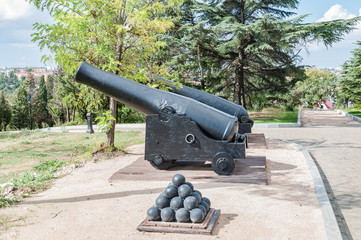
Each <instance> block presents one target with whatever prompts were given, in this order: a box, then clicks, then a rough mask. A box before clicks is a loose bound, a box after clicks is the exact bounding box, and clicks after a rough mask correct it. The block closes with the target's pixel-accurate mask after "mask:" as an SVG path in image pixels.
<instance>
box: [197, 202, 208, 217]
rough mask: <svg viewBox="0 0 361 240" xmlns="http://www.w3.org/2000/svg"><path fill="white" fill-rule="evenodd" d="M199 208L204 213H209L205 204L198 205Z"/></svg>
mask: <svg viewBox="0 0 361 240" xmlns="http://www.w3.org/2000/svg"><path fill="white" fill-rule="evenodd" d="M198 208H199V209H200V210H202V212H203V213H204V215H207V208H206V207H205V206H203V205H200V204H199V205H198Z"/></svg>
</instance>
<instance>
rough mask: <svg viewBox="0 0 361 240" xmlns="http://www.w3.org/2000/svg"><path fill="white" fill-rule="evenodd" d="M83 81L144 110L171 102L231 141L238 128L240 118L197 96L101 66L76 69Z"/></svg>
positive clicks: (211, 132)
mask: <svg viewBox="0 0 361 240" xmlns="http://www.w3.org/2000/svg"><path fill="white" fill-rule="evenodd" d="M75 79H76V81H77V82H79V83H83V84H86V85H88V86H91V87H93V88H95V89H97V90H99V91H101V92H103V93H105V94H107V95H109V96H111V97H113V98H115V99H116V100H118V101H119V102H122V103H124V104H126V105H128V106H130V107H133V108H135V109H137V110H138V111H140V112H142V113H144V114H157V113H159V111H160V110H161V109H163V108H165V107H167V106H170V107H172V108H174V109H175V111H176V112H177V113H178V114H186V115H187V116H188V117H190V118H191V119H192V120H193V121H195V122H196V123H197V124H198V125H199V126H200V128H201V129H202V130H203V131H205V132H206V133H207V134H208V135H209V136H210V137H212V138H214V139H216V140H227V141H231V140H232V139H233V137H234V135H235V134H236V133H237V131H238V119H237V118H236V117H235V116H232V115H229V114H227V113H224V112H222V111H220V110H218V109H215V108H213V107H210V106H208V105H206V104H203V103H200V102H198V101H196V100H194V99H191V98H188V97H184V96H180V95H177V94H175V93H171V92H165V91H162V90H158V89H154V88H150V87H148V86H145V85H143V84H140V83H137V82H134V81H131V80H129V79H126V78H122V77H120V76H117V75H114V74H111V73H108V72H105V71H103V70H100V69H98V68H96V67H94V66H92V65H90V64H89V63H87V62H83V63H82V64H81V65H80V66H79V68H78V71H77V73H76V76H75Z"/></svg>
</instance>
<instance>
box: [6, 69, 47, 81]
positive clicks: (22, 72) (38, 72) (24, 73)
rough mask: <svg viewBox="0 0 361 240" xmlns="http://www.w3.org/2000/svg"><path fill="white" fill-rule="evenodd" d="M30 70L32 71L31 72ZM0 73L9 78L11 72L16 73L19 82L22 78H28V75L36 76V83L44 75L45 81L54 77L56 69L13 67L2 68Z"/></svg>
mask: <svg viewBox="0 0 361 240" xmlns="http://www.w3.org/2000/svg"><path fill="white" fill-rule="evenodd" d="M29 70H30V71H29ZM0 72H3V73H5V75H7V76H9V75H10V73H11V72H14V74H15V76H16V77H17V79H18V81H20V80H21V78H22V77H26V76H27V75H28V74H31V75H33V76H34V78H35V81H39V79H40V77H41V76H42V75H44V76H45V80H47V78H48V76H51V75H54V68H49V67H13V68H7V67H3V68H0Z"/></svg>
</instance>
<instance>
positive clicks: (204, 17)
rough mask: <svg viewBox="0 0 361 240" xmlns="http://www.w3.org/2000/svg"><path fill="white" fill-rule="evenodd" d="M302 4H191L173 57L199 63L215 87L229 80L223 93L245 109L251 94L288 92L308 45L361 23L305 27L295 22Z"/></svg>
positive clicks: (230, 0)
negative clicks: (228, 94) (231, 94)
mask: <svg viewBox="0 0 361 240" xmlns="http://www.w3.org/2000/svg"><path fill="white" fill-rule="evenodd" d="M298 2H299V1H298V0H283V1H279V0H271V1H259V0H223V1H222V0H203V1H195V0H193V1H190V0H188V1H187V2H186V3H187V4H188V7H185V8H183V10H184V13H183V14H182V16H183V18H182V19H181V21H180V23H179V28H178V29H177V31H178V33H175V34H174V35H175V37H178V38H179V42H177V41H173V42H175V43H176V44H175V46H172V47H171V49H174V53H173V55H174V56H175V57H174V58H175V59H177V60H180V61H178V63H179V62H180V64H182V62H186V63H187V64H189V62H193V63H194V64H192V67H196V66H197V65H198V67H196V68H197V73H199V75H198V76H199V78H198V79H200V80H201V81H204V78H208V75H210V76H212V77H213V79H216V80H217V81H218V82H216V83H219V80H220V79H222V78H223V79H225V80H223V82H222V84H221V86H222V87H223V89H227V88H231V89H233V91H232V92H233V100H234V101H235V102H236V103H239V104H242V105H243V106H245V107H246V102H247V101H246V100H247V99H246V98H247V95H248V97H249V96H250V95H257V94H262V95H264V94H276V93H279V92H281V93H282V92H286V91H288V89H289V88H290V87H291V86H293V85H294V84H295V83H296V82H297V81H298V80H299V79H300V77H299V76H300V75H301V76H302V67H301V66H297V64H298V63H299V60H300V56H299V52H300V50H301V49H302V48H303V47H304V46H305V45H306V44H307V43H309V42H314V41H319V42H323V43H324V44H325V45H326V46H331V45H332V43H334V42H337V41H339V40H341V39H342V37H343V35H344V34H346V33H348V32H350V31H351V30H352V29H353V26H354V25H355V24H356V23H357V21H358V20H359V19H360V18H354V19H349V20H336V21H330V22H319V23H310V24H304V23H303V20H304V18H305V16H299V17H296V18H290V17H291V16H292V15H294V14H295V13H294V12H292V9H296V8H297V6H298ZM188 56H189V57H188ZM196 63H197V64H196ZM172 67H174V68H175V69H176V70H177V68H178V67H179V64H177V65H175V64H173V65H172ZM215 67H216V69H214V68H215ZM217 75H218V76H219V77H217ZM214 76H216V77H214ZM225 76H226V77H225ZM209 80H212V79H209Z"/></svg>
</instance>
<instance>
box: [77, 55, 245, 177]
mask: <svg viewBox="0 0 361 240" xmlns="http://www.w3.org/2000/svg"><path fill="white" fill-rule="evenodd" d="M75 79H76V81H77V82H79V83H83V84H86V85H88V86H91V87H93V88H95V89H97V90H99V91H101V92H103V93H105V94H107V95H109V96H111V97H113V98H114V99H116V100H118V101H119V102H122V103H124V104H126V105H128V106H130V107H133V108H134V109H136V110H137V111H139V112H142V113H144V114H145V115H147V116H146V137H145V156H144V158H145V160H147V161H149V162H150V164H151V165H152V166H153V167H155V168H157V169H160V170H164V169H168V168H169V167H170V166H171V165H172V164H176V163H177V161H178V160H185V161H194V160H196V161H211V162H212V169H213V171H215V172H216V173H217V174H219V175H229V174H231V173H232V171H233V169H234V167H235V162H234V159H236V158H245V156H246V153H245V142H244V140H245V136H244V135H243V134H240V133H239V132H238V127H239V123H238V118H237V117H236V116H233V115H230V114H228V113H225V112H223V111H221V110H218V109H216V108H214V107H211V106H209V105H206V104H204V103H201V102H199V101H197V100H194V99H192V98H188V97H185V96H181V95H178V94H176V93H172V92H166V91H162V90H158V89H154V88H150V87H148V86H145V85H142V84H140V83H137V82H134V81H131V80H129V79H126V78H123V77H120V76H117V75H114V74H111V73H108V72H105V71H103V70H100V69H98V68H96V67H94V66H92V65H90V64H88V63H87V62H83V63H82V64H81V65H80V66H79V68H78V70H77V72H76V76H75Z"/></svg>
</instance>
